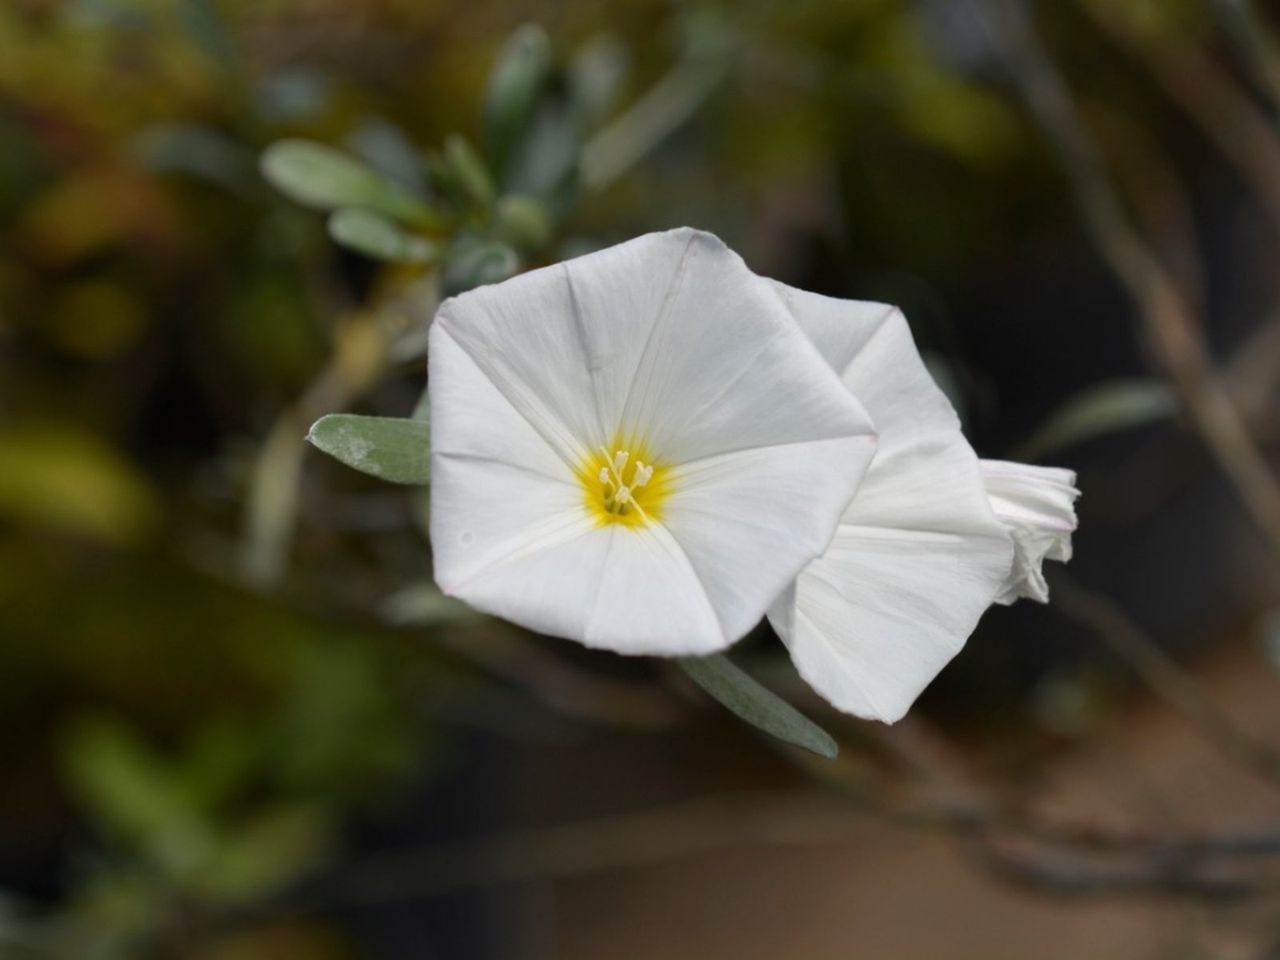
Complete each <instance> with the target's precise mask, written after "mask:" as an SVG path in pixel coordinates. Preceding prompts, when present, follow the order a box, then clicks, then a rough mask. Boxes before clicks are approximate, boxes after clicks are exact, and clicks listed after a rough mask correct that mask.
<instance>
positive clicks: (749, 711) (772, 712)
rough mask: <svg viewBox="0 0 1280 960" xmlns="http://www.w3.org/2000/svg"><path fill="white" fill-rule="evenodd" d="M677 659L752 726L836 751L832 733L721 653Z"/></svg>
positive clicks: (826, 752)
mask: <svg viewBox="0 0 1280 960" xmlns="http://www.w3.org/2000/svg"><path fill="white" fill-rule="evenodd" d="M678 662H679V664H680V666H681V667H682V668H683V669H684V672H685V673H687V674H688V675H689V677H690V678H691V679H692V680H693V682H694V683H696V684H697V685H698V686H700V687H701V688H702V689H703V690H705V691H706V692H707V693H709V694H710V695H711V696H712V697H713V698H714V699H716V700H718V701H719V702H720V703H721V704H722V705H723V706H724V707H726V708H727V709H728V710H729V711H730V712H731V713H733V714H735V715H736V716H738V717H739V718H740V719H742V720H745V721H746V722H747V723H749V724H751V725H752V726H753V727H756V728H757V729H760V730H763V731H764V732H765V733H767V734H769V735H770V736H774V737H777V738H778V739H779V740H782V741H783V742H785V743H790V744H792V745H794V746H797V747H803V748H804V749H806V750H809V751H811V752H813V753H816V754H818V756H820V757H826V758H827V759H828V760H830V759H832V758H834V757H835V755H836V754H837V753H838V752H839V748H838V747H837V746H836V742H835V740H834V739H833V738H832V736H831V734H829V733H827V731H825V730H823V729H822V728H821V727H820V726H818V725H817V724H816V723H814V722H813V721H812V720H810V719H809V718H808V717H806V716H805V715H804V714H802V713H800V711H798V710H797V709H796V708H795V707H793V706H791V704H789V703H787V702H786V701H785V700H783V699H782V698H781V697H779V696H778V695H777V694H775V693H773V692H772V691H770V690H768V689H766V688H765V687H763V686H761V685H760V684H759V683H757V682H756V681H755V680H754V679H753V678H752V677H751V676H750V675H749V674H747V673H746V672H745V671H743V670H742V669H741V668H740V667H738V666H736V665H735V664H734V663H733V661H732V660H730V659H729V658H728V657H726V656H725V655H724V654H720V653H717V654H712V655H711V656H709V657H681V658H680V659H679V661H678Z"/></svg>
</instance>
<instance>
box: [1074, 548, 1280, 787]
mask: <svg viewBox="0 0 1280 960" xmlns="http://www.w3.org/2000/svg"><path fill="white" fill-rule="evenodd" d="M1051 586H1052V590H1053V598H1054V601H1055V604H1056V605H1057V606H1058V608H1059V609H1060V610H1061V611H1062V612H1063V613H1065V614H1067V615H1068V616H1070V617H1072V618H1074V619H1077V620H1079V621H1080V622H1081V623H1084V624H1087V625H1088V626H1089V627H1091V628H1092V629H1093V630H1094V631H1095V632H1096V633H1097V635H1098V636H1099V637H1100V638H1101V639H1102V640H1104V641H1105V642H1106V643H1107V645H1108V646H1109V647H1110V648H1111V649H1112V650H1113V651H1114V652H1115V653H1116V654H1118V655H1119V656H1120V657H1121V658H1122V659H1123V660H1124V661H1125V662H1126V663H1127V664H1128V665H1129V666H1130V667H1132V668H1133V670H1134V671H1135V672H1136V673H1137V674H1138V676H1139V677H1140V678H1141V679H1142V681H1143V682H1144V683H1145V684H1146V685H1147V687H1148V688H1150V689H1151V691H1152V692H1153V693H1155V694H1156V695H1157V696H1159V697H1160V698H1161V699H1163V700H1164V701H1165V702H1166V703H1168V704H1169V705H1171V706H1172V707H1174V708H1175V709H1176V710H1178V711H1179V712H1181V713H1182V714H1183V715H1184V716H1186V717H1187V719H1189V720H1190V721H1191V722H1192V723H1193V724H1194V725H1195V727H1196V729H1197V730H1198V731H1199V732H1200V733H1201V734H1202V735H1203V736H1204V737H1205V738H1206V739H1207V740H1209V741H1210V742H1211V743H1212V744H1213V745H1214V746H1215V747H1216V748H1217V749H1218V750H1219V751H1220V752H1221V753H1222V754H1223V756H1225V757H1227V758H1228V759H1230V760H1231V761H1233V762H1234V763H1236V764H1237V765H1239V766H1240V767H1242V768H1243V769H1245V770H1248V771H1249V772H1250V773H1253V774H1255V775H1257V776H1259V777H1261V778H1262V779H1264V780H1267V781H1269V782H1271V783H1272V784H1274V785H1277V786H1280V753H1278V752H1277V751H1276V750H1274V749H1273V748H1272V747H1271V746H1270V744H1267V743H1265V742H1263V741H1261V740H1259V739H1258V738H1256V737H1254V736H1253V735H1252V734H1251V733H1249V732H1248V731H1247V730H1245V729H1244V728H1243V727H1241V726H1240V725H1239V724H1237V723H1236V722H1235V721H1234V720H1233V719H1231V717H1230V716H1229V715H1228V714H1227V713H1225V712H1224V711H1223V710H1222V709H1221V708H1219V707H1218V705H1217V704H1215V703H1214V702H1213V701H1212V700H1210V699H1209V698H1208V697H1207V696H1205V694H1204V691H1203V690H1202V688H1201V686H1200V684H1199V683H1197V682H1196V679H1195V677H1193V676H1192V675H1191V674H1190V673H1189V672H1188V671H1187V670H1186V669H1185V668H1184V667H1183V666H1182V665H1181V664H1179V663H1178V662H1177V661H1176V660H1174V659H1173V658H1172V657H1171V656H1169V655H1168V654H1167V653H1165V651H1164V650H1163V649H1161V647H1160V645H1159V644H1157V643H1156V642H1155V641H1154V640H1152V639H1151V638H1150V637H1148V636H1147V635H1146V634H1145V633H1143V632H1142V630H1140V629H1139V628H1138V626H1137V624H1135V623H1134V622H1133V621H1132V620H1131V619H1129V617H1128V616H1127V615H1126V614H1125V613H1124V611H1123V610H1121V609H1120V607H1119V606H1117V605H1116V604H1115V603H1113V602H1112V601H1111V600H1110V599H1108V598H1107V597H1105V596H1103V595H1102V594H1100V593H1097V592H1096V591H1092V590H1088V589H1086V588H1084V587H1082V586H1080V585H1079V584H1077V583H1076V582H1075V581H1074V580H1072V579H1071V578H1070V577H1069V576H1067V575H1066V574H1064V573H1061V572H1060V571H1054V574H1053V576H1052V578H1051Z"/></svg>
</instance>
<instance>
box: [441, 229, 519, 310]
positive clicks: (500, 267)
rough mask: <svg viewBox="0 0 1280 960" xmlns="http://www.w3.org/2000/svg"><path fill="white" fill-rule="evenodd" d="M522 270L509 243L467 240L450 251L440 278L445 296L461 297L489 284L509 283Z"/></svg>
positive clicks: (458, 243)
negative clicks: (512, 276) (459, 295)
mask: <svg viewBox="0 0 1280 960" xmlns="http://www.w3.org/2000/svg"><path fill="white" fill-rule="evenodd" d="M519 266H520V258H519V257H518V256H516V252H515V251H514V250H512V249H511V248H510V247H509V246H507V245H506V244H505V243H492V242H486V241H483V240H471V239H463V240H459V241H458V242H457V243H455V244H454V245H453V249H452V250H450V251H449V256H448V259H447V261H446V263H445V265H444V271H443V274H442V275H441V278H440V288H441V293H442V294H443V295H444V296H446V297H453V296H457V295H458V294H459V293H465V292H466V291H468V290H471V289H473V288H475V287H480V286H484V285H485V284H486V283H500V282H501V281H503V280H506V279H507V278H508V277H510V276H511V275H512V274H514V273H515V272H516V270H517V269H518V268H519Z"/></svg>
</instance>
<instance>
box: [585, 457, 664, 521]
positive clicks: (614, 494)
mask: <svg viewBox="0 0 1280 960" xmlns="http://www.w3.org/2000/svg"><path fill="white" fill-rule="evenodd" d="M630 446H631V449H626V448H623V447H622V446H621V445H619V444H615V445H614V448H613V449H612V450H610V449H609V448H607V447H600V449H599V450H598V451H597V452H595V453H593V454H592V455H591V456H590V457H589V458H588V459H587V463H586V464H585V465H584V467H583V469H582V471H581V478H582V482H583V486H584V487H586V506H587V510H588V512H589V513H591V515H592V516H594V517H595V519H596V523H597V524H598V525H600V526H605V525H607V524H613V523H616V524H621V525H623V526H628V527H640V526H644V525H646V524H648V523H651V522H653V521H654V520H657V519H659V518H660V516H661V508H662V503H663V501H664V500H666V498H667V495H668V494H669V493H670V470H669V468H666V467H663V466H659V465H656V464H654V463H653V462H652V461H651V460H649V459H648V458H647V457H646V456H645V451H644V450H643V449H642V448H640V447H639V446H638V445H635V444H632V445H630Z"/></svg>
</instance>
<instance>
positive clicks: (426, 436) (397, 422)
mask: <svg viewBox="0 0 1280 960" xmlns="http://www.w3.org/2000/svg"><path fill="white" fill-rule="evenodd" d="M307 440H308V441H309V442H310V443H311V444H312V445H313V446H315V447H316V448H317V449H319V450H323V451H324V452H325V453H327V454H329V456H331V457H333V458H334V459H335V460H341V461H342V462H343V463H345V464H346V465H347V466H349V467H353V468H355V469H356V470H359V471H361V472H362V473H367V474H369V475H370V476H373V477H378V478H380V479H382V480H387V481H390V482H391V483H409V484H425V483H427V482H428V480H429V479H430V477H431V458H430V453H431V433H430V426H429V425H428V424H427V423H426V422H425V421H422V420H402V419H399V418H396V417H360V416H356V415H354V414H349V413H334V414H330V415H329V416H327V417H321V418H320V419H319V420H317V421H316V422H315V424H314V425H313V426H312V428H311V432H310V433H308V434H307Z"/></svg>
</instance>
